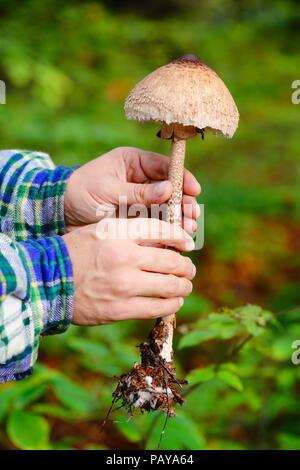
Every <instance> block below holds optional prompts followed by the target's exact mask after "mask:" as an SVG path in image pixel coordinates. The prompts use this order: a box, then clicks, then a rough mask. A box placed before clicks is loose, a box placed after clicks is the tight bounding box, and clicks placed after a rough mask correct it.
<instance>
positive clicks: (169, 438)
mask: <svg viewBox="0 0 300 470" xmlns="http://www.w3.org/2000/svg"><path fill="white" fill-rule="evenodd" d="M164 421H165V416H161V417H160V418H159V419H158V421H157V424H156V426H155V427H154V429H153V431H152V432H151V434H150V436H149V438H148V441H147V445H146V448H147V449H156V448H157V444H158V441H159V438H160V432H161V430H162V428H163V425H164ZM205 447H206V442H205V439H204V437H203V435H202V433H201V431H200V430H199V426H198V425H196V424H195V422H194V421H193V420H192V419H191V418H190V417H188V416H187V415H186V414H185V413H183V412H182V410H178V412H177V415H176V418H169V420H168V423H167V427H166V429H165V432H164V434H163V438H162V442H161V446H160V448H161V449H162V450H198V449H204V448H205Z"/></svg>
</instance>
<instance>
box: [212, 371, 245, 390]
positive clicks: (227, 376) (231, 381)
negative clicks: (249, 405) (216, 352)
mask: <svg viewBox="0 0 300 470" xmlns="http://www.w3.org/2000/svg"><path fill="white" fill-rule="evenodd" d="M216 375H217V377H218V378H219V379H220V380H222V382H224V383H226V384H227V385H229V386H230V387H232V388H234V389H235V390H237V391H238V392H241V391H242V390H243V388H244V387H243V384H242V382H241V379H240V378H239V376H238V375H236V374H235V373H234V372H232V371H231V370H228V369H224V368H223V369H222V368H221V369H220V370H219V371H218V372H217V374H216Z"/></svg>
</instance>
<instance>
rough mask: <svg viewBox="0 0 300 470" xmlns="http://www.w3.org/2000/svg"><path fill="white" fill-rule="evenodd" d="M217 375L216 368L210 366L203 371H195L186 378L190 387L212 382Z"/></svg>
mask: <svg viewBox="0 0 300 470" xmlns="http://www.w3.org/2000/svg"><path fill="white" fill-rule="evenodd" d="M215 375H216V371H215V366H208V367H205V368H203V369H194V370H192V371H191V372H190V373H189V374H188V375H187V377H186V380H187V381H188V384H189V385H195V384H198V383H202V382H207V381H208V380H211V379H212V378H214V377H215Z"/></svg>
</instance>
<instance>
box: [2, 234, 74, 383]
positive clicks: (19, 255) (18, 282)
mask: <svg viewBox="0 0 300 470" xmlns="http://www.w3.org/2000/svg"><path fill="white" fill-rule="evenodd" d="M72 313H73V281H72V265H71V262H70V259H69V255H68V251H67V248H66V246H65V243H64V241H63V239H62V238H61V237H59V236H57V235H56V236H53V237H44V238H41V239H39V240H36V239H29V240H27V241H26V242H14V241H12V240H11V239H9V238H8V237H7V236H6V235H3V234H1V235H0V383H4V382H7V381H9V380H19V379H21V378H24V377H26V376H27V375H29V374H30V373H31V370H32V366H33V364H34V363H35V361H36V358H37V351H38V344H39V338H40V335H41V334H52V333H58V332H63V331H65V330H66V329H67V327H68V326H69V324H70V323H71V320H72Z"/></svg>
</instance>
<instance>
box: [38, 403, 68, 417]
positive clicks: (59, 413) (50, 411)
mask: <svg viewBox="0 0 300 470" xmlns="http://www.w3.org/2000/svg"><path fill="white" fill-rule="evenodd" d="M30 409H31V411H33V412H34V413H36V414H40V415H47V416H53V417H54V418H61V419H64V420H66V421H68V420H71V419H72V414H71V413H70V411H69V410H66V409H65V408H63V407H62V406H59V405H53V404H51V403H37V404H36V405H33V406H31V407H30Z"/></svg>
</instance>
